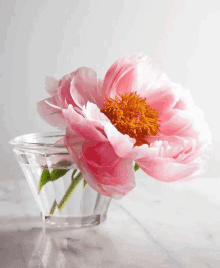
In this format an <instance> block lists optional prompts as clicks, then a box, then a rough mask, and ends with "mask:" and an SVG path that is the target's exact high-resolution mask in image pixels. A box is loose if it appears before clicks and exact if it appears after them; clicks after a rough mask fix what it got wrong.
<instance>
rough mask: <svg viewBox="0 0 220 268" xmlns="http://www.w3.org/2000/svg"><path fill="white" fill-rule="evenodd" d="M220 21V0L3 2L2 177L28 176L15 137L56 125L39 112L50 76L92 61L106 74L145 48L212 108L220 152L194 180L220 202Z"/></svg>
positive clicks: (198, 101)
mask: <svg viewBox="0 0 220 268" xmlns="http://www.w3.org/2000/svg"><path fill="white" fill-rule="evenodd" d="M219 25H220V1H219V0H209V1H199V0H185V1H184V0H176V1H175V0H166V1H164V0H161V1H159V0H154V1H148V0H130V1H129V0H127V1H126V0H124V1H123V0H111V1H105V0H104V1H103V0H102V1H101V0H91V1H89V0H83V1H79V0H78V1H74V0H66V1H60V0H54V1H52V0H51V1H49V0H38V1H27V0H17V1H16V0H0V78H1V80H0V90H1V97H0V107H1V114H2V117H1V120H2V122H1V132H0V133H1V144H2V150H1V154H0V157H1V159H0V168H1V180H18V179H21V180H22V179H24V175H23V174H22V172H21V171H20V167H19V166H18V164H17V162H16V160H15V158H14V156H13V153H12V150H11V147H10V145H9V144H8V141H9V140H10V139H11V138H14V137H15V136H18V135H22V134H26V133H31V132H42V131H50V130H55V128H53V127H51V126H49V125H48V124H47V123H45V122H44V121H43V120H42V119H41V118H40V116H39V115H38V114H37V112H36V102H38V101H40V100H42V99H44V98H47V97H48V95H47V93H46V92H45V90H44V81H45V77H46V75H51V76H54V77H56V78H61V77H62V76H63V75H65V74H66V73H69V72H72V71H73V70H75V69H77V68H78V67H81V66H86V67H90V68H93V69H95V70H96V71H97V73H98V75H99V76H100V77H104V75H105V73H106V71H107V70H108V68H109V67H110V65H111V64H112V63H113V62H114V61H115V60H116V59H117V58H119V57H121V56H122V55H123V54H124V53H127V54H133V53H138V52H143V53H144V54H147V55H148V56H149V57H151V58H152V59H153V61H154V62H155V64H156V65H157V66H158V67H160V68H161V69H162V70H163V71H164V72H166V73H167V74H168V76H170V78H171V79H172V80H173V82H177V83H180V84H182V85H183V86H184V87H186V88H189V89H191V92H192V95H193V97H194V100H195V103H196V104H197V106H198V107H200V108H201V109H202V110H203V111H204V114H205V119H206V121H207V123H208V124H209V126H210V130H211V132H212V135H213V147H214V150H213V152H212V158H211V160H210V161H209V170H208V172H206V173H205V174H204V175H202V176H201V178H202V179H200V180H195V181H193V182H192V183H188V184H187V185H190V187H194V188H196V189H200V191H206V192H209V196H213V198H214V199H215V200H217V199H218V195H219V194H218V193H219V190H218V189H219V188H220V180H219V179H218V178H219V177H220V176H219V175H220V174H219V173H220V172H219V170H220V169H219V165H220V128H219V115H220V103H219V93H218V91H219V89H220V86H219V84H220V81H219V80H220V79H219V71H220V69H219V62H220V52H219V50H220V38H219ZM138 175H139V176H142V175H143V176H144V174H143V173H142V172H139V173H138ZM205 178H206V180H205ZM155 185H156V184H155ZM155 185H154V187H156V186H155ZM175 185H177V184H174V185H173V186H171V187H177V186H175ZM178 187H179V186H178ZM182 187H184V186H182ZM214 199H213V200H214Z"/></svg>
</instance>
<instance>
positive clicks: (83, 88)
mask: <svg viewBox="0 0 220 268" xmlns="http://www.w3.org/2000/svg"><path fill="white" fill-rule="evenodd" d="M70 94H71V97H72V99H73V100H74V101H75V103H76V104H77V106H78V107H80V108H82V107H83V105H85V104H86V103H87V102H88V101H90V102H93V103H96V104H100V101H101V103H102V100H103V97H102V95H101V92H100V81H98V78H97V74H96V72H95V71H94V70H92V69H90V68H86V67H82V68H79V69H78V70H77V71H76V73H75V76H74V77H73V79H72V81H71V86H70Z"/></svg>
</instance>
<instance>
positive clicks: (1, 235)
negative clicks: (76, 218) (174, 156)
mask: <svg viewBox="0 0 220 268" xmlns="http://www.w3.org/2000/svg"><path fill="white" fill-rule="evenodd" d="M0 207H1V209H0V267H1V268H12V267H13V268H23V267H28V268H37V267H38V268H41V267H42V268H44V267H53V268H59V267H62V268H65V267H67V268H68V267H71V268H74V267H77V268H82V267H83V268H84V267H85V268H90V267H91V268H93V267H96V268H102V267H103V268H110V267H114V268H117V267H118V268H119V267H120V268H121V267H126V268H138V267H140V268H142V267H143V268H148V267H149V268H157V267H158V268H174V267H175V268H177V267H178V268H179V267H187V268H188V267H189V268H191V267H192V268H197V267H198V268H211V267H212V268H219V267H220V205H219V204H217V203H214V202H213V201H212V200H210V199H209V198H208V196H207V195H205V194H203V193H202V192H196V191H195V190H194V189H192V188H190V187H188V186H187V184H177V183H175V184H173V187H170V185H167V184H164V183H159V182H156V181H155V180H152V179H149V178H148V179H146V178H138V179H137V186H136V188H135V189H134V190H133V191H132V192H131V193H129V194H128V195H127V196H126V197H124V198H123V199H122V200H119V201H116V200H112V202H111V204H110V207H109V211H108V217H107V220H106V221H105V222H103V223H102V224H100V225H99V226H95V227H90V228H84V229H75V230H60V231H57V230H52V229H46V230H45V229H44V228H43V225H42V221H41V217H40V212H39V210H38V207H37V205H36V202H35V200H34V198H33V197H32V195H31V192H30V190H29V186H28V184H27V182H26V181H9V182H6V181H4V182H0Z"/></svg>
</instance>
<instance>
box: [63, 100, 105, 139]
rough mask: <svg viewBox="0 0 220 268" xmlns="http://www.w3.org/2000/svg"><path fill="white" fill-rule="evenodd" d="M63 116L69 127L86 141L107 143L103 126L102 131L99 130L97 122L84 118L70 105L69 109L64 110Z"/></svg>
mask: <svg viewBox="0 0 220 268" xmlns="http://www.w3.org/2000/svg"><path fill="white" fill-rule="evenodd" d="M63 115H64V117H65V119H66V120H67V122H68V124H69V126H70V127H71V128H72V129H73V130H74V131H75V132H77V133H78V134H79V135H81V136H82V137H84V138H85V139H87V140H93V141H107V139H106V137H105V135H103V132H102V131H101V128H102V125H99V127H100V129H98V128H97V124H98V123H97V122H96V121H92V120H88V119H86V118H84V117H83V116H82V115H80V114H78V113H77V112H76V111H75V110H74V108H73V107H72V106H71V105H69V107H68V109H65V110H63Z"/></svg>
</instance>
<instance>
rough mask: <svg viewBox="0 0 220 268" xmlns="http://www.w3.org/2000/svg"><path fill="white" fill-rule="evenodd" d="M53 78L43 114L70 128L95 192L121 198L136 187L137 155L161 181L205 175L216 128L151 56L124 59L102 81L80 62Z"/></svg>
mask: <svg viewBox="0 0 220 268" xmlns="http://www.w3.org/2000/svg"><path fill="white" fill-rule="evenodd" d="M50 81H52V82H53V83H52V86H50V87H49V90H48V91H49V93H50V94H51V95H52V97H51V98H49V99H47V100H46V101H42V102H40V103H39V112H40V114H41V115H42V117H43V118H44V119H45V120H46V121H47V122H49V123H50V124H52V125H54V126H59V127H67V128H66V136H65V144H66V146H67V148H68V151H69V153H70V155H71V157H72V159H73V161H74V162H75V163H76V164H77V166H78V167H79V169H80V170H81V171H82V173H83V175H84V178H85V180H86V181H87V183H88V184H89V185H90V186H91V187H92V188H93V189H95V190H96V191H98V192H99V193H101V194H103V195H107V196H111V197H113V198H121V197H122V196H124V195H126V194H127V193H128V192H129V191H131V190H132V189H133V188H134V187H135V177H134V169H133V161H135V162H136V163H137V164H138V165H139V166H140V167H141V169H142V170H144V171H145V172H146V173H147V174H148V175H150V176H152V177H153V178H155V179H156V180H159V181H163V182H172V181H178V180H189V179H192V178H194V177H197V176H199V175H200V174H202V173H203V172H204V171H205V170H206V169H205V168H204V165H205V163H206V161H207V159H208V157H207V156H206V152H207V150H208V147H209V146H210V145H211V133H210V130H209V127H208V125H207V123H206V122H205V121H204V114H203V112H202V110H201V109H199V108H198V107H197V106H196V105H195V103H194V101H193V99H192V96H191V94H190V91H189V90H188V89H184V88H183V87H182V86H181V85H179V84H176V83H172V82H171V81H170V79H169V78H168V77H167V76H166V75H165V74H164V73H160V72H158V71H157V70H156V69H154V68H153V67H152V65H151V64H150V63H149V60H148V59H147V58H146V57H141V56H132V57H126V56H125V57H122V58H121V59H119V60H117V61H116V62H115V63H114V64H113V65H112V66H111V67H110V69H109V70H108V72H107V73H106V75H105V78H104V81H103V82H102V81H101V80H99V79H98V78H97V75H96V73H95V71H93V70H92V69H89V68H85V67H84V68H80V69H78V70H76V71H75V72H73V73H71V74H69V75H66V76H64V77H63V78H62V79H61V80H60V81H56V80H50Z"/></svg>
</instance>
